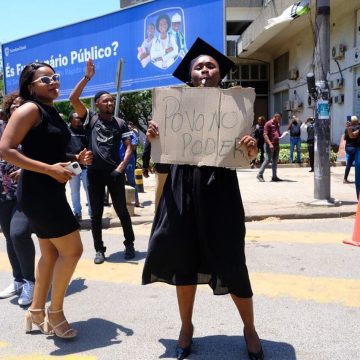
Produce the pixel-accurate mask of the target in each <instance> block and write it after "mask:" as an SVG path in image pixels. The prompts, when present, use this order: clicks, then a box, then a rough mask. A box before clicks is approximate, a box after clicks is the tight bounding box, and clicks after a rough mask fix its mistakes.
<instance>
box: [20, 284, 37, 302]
mask: <svg viewBox="0 0 360 360" xmlns="http://www.w3.org/2000/svg"><path fill="white" fill-rule="evenodd" d="M24 281H25V282H24V286H23V288H22V292H21V295H20V297H19V299H18V304H19V305H20V306H27V305H30V304H31V303H32V300H33V296H34V285H35V284H34V283H33V282H32V281H28V280H25V279H24Z"/></svg>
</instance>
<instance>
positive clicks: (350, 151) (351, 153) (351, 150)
mask: <svg viewBox="0 0 360 360" xmlns="http://www.w3.org/2000/svg"><path fill="white" fill-rule="evenodd" d="M345 151H346V154H347V159H346V168H345V174H344V179H346V180H347V178H348V176H349V172H350V169H351V167H352V165H353V162H354V160H355V156H356V152H357V147H356V146H345Z"/></svg>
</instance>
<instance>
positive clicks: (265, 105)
mask: <svg viewBox="0 0 360 360" xmlns="http://www.w3.org/2000/svg"><path fill="white" fill-rule="evenodd" d="M294 3H296V2H295V1H293V0H263V1H246V0H245V1H227V3H226V6H227V9H226V10H227V15H226V21H227V36H228V41H231V40H233V39H236V44H237V47H236V51H235V53H234V52H232V50H233V48H232V47H231V46H228V55H230V56H231V55H236V57H234V59H235V60H236V63H237V64H238V66H237V68H236V70H235V71H234V72H233V73H232V74H231V75H230V77H229V79H228V80H229V81H232V82H239V83H240V84H241V85H242V86H253V87H255V89H256V93H257V100H256V103H255V116H257V115H260V114H263V115H265V116H267V117H270V116H271V115H272V114H273V113H274V112H280V113H282V115H283V119H282V124H281V125H282V129H283V130H285V128H287V125H288V122H289V118H290V117H291V116H292V115H297V116H298V117H299V118H300V120H302V121H305V120H306V118H308V117H309V116H314V114H315V104H314V101H313V100H312V99H311V97H309V95H308V91H307V81H306V75H307V74H308V73H311V72H314V63H315V59H314V53H315V44H316V35H315V34H316V29H315V11H316V3H315V1H310V6H311V11H310V12H309V13H308V14H304V15H301V16H299V17H297V18H295V19H293V20H291V21H284V22H281V23H279V24H277V25H274V26H272V27H270V28H268V29H265V27H266V26H267V25H268V24H269V22H268V20H269V19H274V18H278V17H282V18H284V17H285V16H286V14H288V13H289V8H291V7H292V6H293V5H294ZM235 5H236V6H235ZM245 18H246V20H245ZM244 21H248V22H250V24H249V23H248V25H247V27H246V28H245V29H244V30H243V31H241V33H240V31H239V32H238V34H236V35H237V38H235V37H234V36H235V35H234V34H233V33H231V32H230V31H231V29H233V28H234V25H235V23H236V22H239V23H241V22H244ZM270 21H271V20H270ZM229 32H230V34H229ZM329 52H330V73H329V74H328V75H327V80H328V83H329V88H330V96H331V143H333V144H339V142H340V139H341V135H342V134H343V132H344V128H345V122H346V119H347V116H349V115H357V116H358V117H359V118H360V3H359V1H358V0H347V1H342V0H331V1H330V49H329Z"/></svg>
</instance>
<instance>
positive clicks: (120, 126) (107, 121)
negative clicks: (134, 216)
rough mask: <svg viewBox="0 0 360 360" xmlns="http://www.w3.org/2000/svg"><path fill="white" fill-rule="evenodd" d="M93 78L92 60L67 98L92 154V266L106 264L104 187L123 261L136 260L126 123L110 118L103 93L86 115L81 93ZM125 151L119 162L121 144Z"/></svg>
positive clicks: (111, 101) (108, 100)
mask: <svg viewBox="0 0 360 360" xmlns="http://www.w3.org/2000/svg"><path fill="white" fill-rule="evenodd" d="M94 74H95V67H94V64H93V62H92V60H91V59H89V60H88V61H87V64H86V70H85V76H84V77H83V78H82V79H81V80H80V81H79V82H78V83H77V85H76V86H75V88H74V90H73V91H72V93H71V94H70V101H71V103H72V105H73V107H74V109H75V111H76V112H77V113H78V114H79V116H80V117H81V118H83V119H84V118H85V122H84V127H85V131H86V133H87V136H88V140H89V149H90V150H91V151H92V152H93V162H92V164H91V165H90V166H88V184H89V197H90V206H91V230H92V235H93V239H94V247H95V251H96V256H95V259H94V262H95V264H101V263H103V262H104V261H105V251H106V247H105V246H104V243H103V241H102V214H103V210H104V194H105V186H107V188H108V189H109V193H110V195H111V199H112V203H113V206H114V209H115V211H116V214H117V215H118V216H119V218H120V221H121V224H122V228H123V232H124V237H125V241H124V245H125V255H124V257H125V259H132V258H134V257H135V249H134V240H135V236H134V231H133V228H132V223H131V218H130V215H129V212H128V210H127V207H126V197H125V168H126V165H127V163H128V161H129V159H130V157H131V154H132V149H131V144H130V132H129V128H128V126H127V125H126V123H125V121H124V120H122V119H119V118H115V117H114V116H113V113H114V108H115V106H114V105H115V104H114V99H113V97H112V95H111V94H109V93H108V92H106V91H100V92H98V93H97V94H95V97H94V101H95V104H96V107H97V109H98V113H95V112H93V111H88V110H87V109H86V107H85V105H84V104H83V103H82V102H81V101H80V96H81V93H82V91H83V89H84V87H85V86H86V84H87V83H88V81H90V79H91V78H92V77H93V76H94ZM121 141H123V142H124V145H125V148H126V151H125V156H124V159H123V160H121V159H120V154H119V148H120V142H121Z"/></svg>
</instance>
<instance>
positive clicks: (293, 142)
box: [288, 115, 301, 164]
mask: <svg viewBox="0 0 360 360" xmlns="http://www.w3.org/2000/svg"><path fill="white" fill-rule="evenodd" d="M288 131H289V132H290V162H291V163H293V162H294V148H295V146H296V161H297V163H299V164H300V163H301V121H299V119H298V117H297V116H295V115H293V116H292V117H291V122H290V124H289V126H288Z"/></svg>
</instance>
